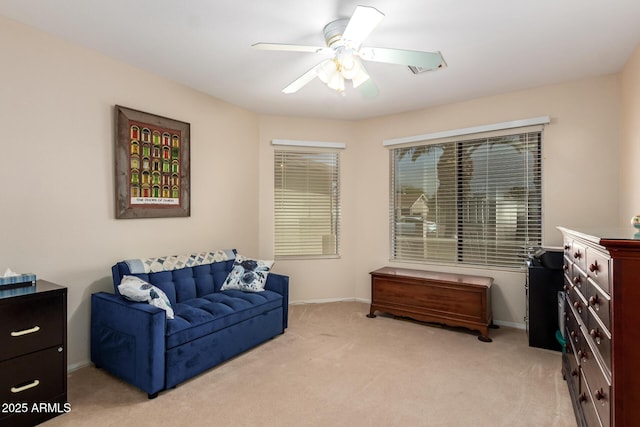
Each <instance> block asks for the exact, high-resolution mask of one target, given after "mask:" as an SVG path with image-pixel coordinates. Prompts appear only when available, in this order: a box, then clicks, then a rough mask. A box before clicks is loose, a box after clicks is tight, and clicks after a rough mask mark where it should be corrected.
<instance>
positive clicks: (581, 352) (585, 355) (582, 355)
mask: <svg viewBox="0 0 640 427" xmlns="http://www.w3.org/2000/svg"><path fill="white" fill-rule="evenodd" d="M588 358H589V353H588V352H586V351H584V350H578V359H580V360H582V361H583V362H586V361H587V359H588Z"/></svg>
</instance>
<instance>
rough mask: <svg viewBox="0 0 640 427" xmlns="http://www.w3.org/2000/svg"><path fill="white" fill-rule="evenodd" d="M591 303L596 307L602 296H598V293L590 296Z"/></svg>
mask: <svg viewBox="0 0 640 427" xmlns="http://www.w3.org/2000/svg"><path fill="white" fill-rule="evenodd" d="M589 304H591V305H592V306H594V307H596V306H599V305H600V298H598V295H592V296H591V297H589Z"/></svg>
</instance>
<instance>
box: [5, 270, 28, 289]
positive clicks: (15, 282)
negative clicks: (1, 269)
mask: <svg viewBox="0 0 640 427" xmlns="http://www.w3.org/2000/svg"><path fill="white" fill-rule="evenodd" d="M35 285H36V275H35V274H32V273H27V274H19V275H17V276H9V277H0V290H6V289H13V288H21V287H23V286H35Z"/></svg>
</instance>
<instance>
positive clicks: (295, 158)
mask: <svg viewBox="0 0 640 427" xmlns="http://www.w3.org/2000/svg"><path fill="white" fill-rule="evenodd" d="M339 166H340V157H339V153H338V152H337V151H332V150H329V151H327V150H322V151H316V150H300V149H293V150H286V149H277V150H276V151H275V164H274V170H275V256H276V257H277V258H278V257H279V258H282V257H336V256H338V255H339V225H340V185H339V177H340V167H339Z"/></svg>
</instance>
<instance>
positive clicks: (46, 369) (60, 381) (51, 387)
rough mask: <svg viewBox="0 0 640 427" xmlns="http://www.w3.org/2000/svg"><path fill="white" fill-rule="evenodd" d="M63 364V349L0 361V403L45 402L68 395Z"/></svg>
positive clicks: (57, 348)
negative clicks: (0, 373) (0, 374)
mask: <svg viewBox="0 0 640 427" xmlns="http://www.w3.org/2000/svg"><path fill="white" fill-rule="evenodd" d="M64 364H65V358H64V349H63V348H62V346H60V347H52V348H48V349H46V350H41V351H38V352H36V353H31V354H29V355H26V356H23V357H18V358H14V359H9V360H6V361H4V362H0V372H2V376H1V377H0V402H46V401H48V400H51V399H54V398H56V397H58V396H60V395H63V394H65V393H66V390H65V376H66V372H67V369H66V366H64Z"/></svg>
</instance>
